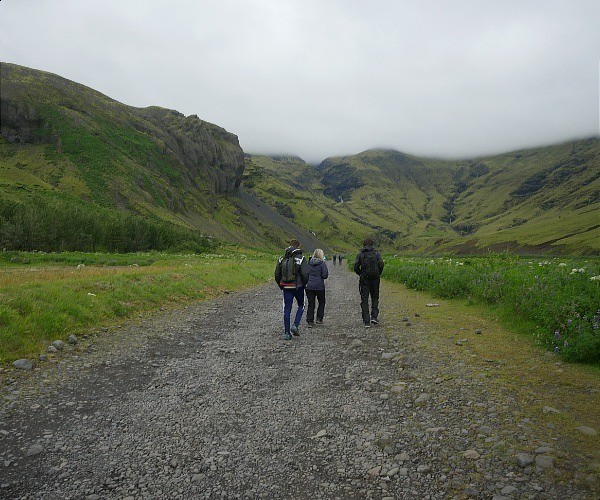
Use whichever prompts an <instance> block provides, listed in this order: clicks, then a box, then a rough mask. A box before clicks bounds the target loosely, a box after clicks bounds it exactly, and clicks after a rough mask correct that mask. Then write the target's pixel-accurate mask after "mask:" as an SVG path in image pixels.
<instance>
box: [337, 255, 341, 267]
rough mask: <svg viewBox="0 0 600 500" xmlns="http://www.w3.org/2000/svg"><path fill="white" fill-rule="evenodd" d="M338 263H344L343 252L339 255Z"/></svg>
mask: <svg viewBox="0 0 600 500" xmlns="http://www.w3.org/2000/svg"><path fill="white" fill-rule="evenodd" d="M338 264H339V265H340V266H341V265H342V254H340V255H338Z"/></svg>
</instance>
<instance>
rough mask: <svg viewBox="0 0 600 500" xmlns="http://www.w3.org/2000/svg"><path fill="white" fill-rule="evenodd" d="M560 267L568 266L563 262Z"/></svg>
mask: <svg viewBox="0 0 600 500" xmlns="http://www.w3.org/2000/svg"><path fill="white" fill-rule="evenodd" d="M558 267H567V264H565V263H564V262H561V263H560V264H559V265H558Z"/></svg>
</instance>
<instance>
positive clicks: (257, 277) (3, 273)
mask: <svg viewBox="0 0 600 500" xmlns="http://www.w3.org/2000/svg"><path fill="white" fill-rule="evenodd" d="M273 268H274V257H273V256H272V255H268V254H264V253H257V252H253V251H247V252H246V253H242V251H240V250H228V251H224V250H223V251H222V253H219V254H217V253H205V254H200V255H198V254H193V253H190V254H167V253H158V252H151V253H130V254H104V253H75V252H71V253H67V252H64V253H43V252H0V365H2V364H5V363H7V362H10V361H13V360H15V359H18V358H21V357H32V356H36V355H37V354H39V353H43V352H45V350H46V349H47V347H48V345H49V344H50V343H51V342H52V341H54V340H57V339H62V340H64V339H65V338H66V337H67V336H68V335H69V334H72V333H73V334H78V333H83V332H84V331H85V330H86V329H89V328H90V327H92V326H94V327H98V326H102V325H108V324H110V323H113V322H118V321H121V320H123V319H125V318H128V317H132V316H133V315H137V314H140V313H144V312H150V311H155V310H157V309H159V308H160V307H168V306H173V305H181V304H184V303H186V302H188V301H193V300H199V299H203V298H210V297H214V296H216V295H219V294H221V293H224V292H226V291H229V290H237V289H240V288H244V287H248V286H252V285H255V284H257V283H261V282H264V281H265V280H267V279H268V278H270V277H271V276H272V272H273Z"/></svg>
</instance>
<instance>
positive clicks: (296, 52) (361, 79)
mask: <svg viewBox="0 0 600 500" xmlns="http://www.w3.org/2000/svg"><path fill="white" fill-rule="evenodd" d="M599 20H600V4H599V3H598V2H597V1H595V0H574V1H571V2H563V1H541V0H532V1H528V2H519V1H516V0H503V1H496V0H492V1H489V2H483V3H482V2H475V1H466V0H459V1H455V2H444V1H440V0H437V1H434V0H425V1H421V2H408V1H393V0H382V1H378V2H363V1H358V0H331V1H327V2H323V1H319V0H302V1H296V0H276V1H275V0H219V1H218V2H217V1H203V2H196V1H192V0H178V1H177V2H174V3H165V2H159V1H157V0H150V1H135V0H126V1H116V0H106V1H103V2H80V1H76V0H52V1H50V0H36V1H33V0H18V1H17V0H5V1H3V2H1V3H0V33H1V35H0V54H1V58H2V60H3V61H8V62H13V63H16V64H20V65H24V66H28V67H32V68H38V69H42V70H45V71H50V72H53V73H57V74H60V75H62V76H64V77H66V78H69V79H71V80H74V81H77V82H81V83H83V84H85V85H88V86H90V87H92V88H94V89H97V90H99V91H101V92H103V93H105V94H107V95H109V96H111V97H114V98H116V99H118V100H120V101H121V102H124V103H126V104H130V105H134V106H139V107H145V106H150V105H158V106H163V107H166V108H171V109H176V110H178V111H181V112H182V113H184V114H186V115H191V114H197V115H198V116H200V117H201V118H202V119H204V120H207V121H210V122H213V123H216V124H218V125H220V126H222V127H225V128H226V129H227V130H229V131H231V132H233V133H235V134H237V135H238V136H239V139H240V144H241V146H242V147H243V148H244V150H246V151H249V152H265V153H283V152H285V153H294V154H297V155H300V156H301V157H303V158H304V159H305V160H308V161H311V162H318V161H320V160H322V159H323V158H325V157H328V156H332V155H338V154H352V153H356V152H359V151H362V150H364V149H368V148H372V147H389V148H395V149H398V150H402V151H406V152H409V153H414V154H419V155H430V156H442V157H457V156H460V157H465V156H474V155H478V154H489V153H494V152H502V151H507V150H511V149H517V148H521V147H525V146H534V145H543V144H550V143H554V142H558V141H562V140H567V139H571V138H578V137H586V136H593V135H598V113H599V103H598V77H599V67H598V54H599V53H600V30H598V29H597V27H598V22H599Z"/></svg>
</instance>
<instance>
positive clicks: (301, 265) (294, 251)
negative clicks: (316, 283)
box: [275, 247, 308, 289]
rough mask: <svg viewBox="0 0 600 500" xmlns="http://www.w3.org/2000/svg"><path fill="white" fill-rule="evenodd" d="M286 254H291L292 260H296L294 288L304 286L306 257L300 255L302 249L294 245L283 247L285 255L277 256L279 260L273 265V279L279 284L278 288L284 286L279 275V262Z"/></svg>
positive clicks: (280, 272) (306, 271)
mask: <svg viewBox="0 0 600 500" xmlns="http://www.w3.org/2000/svg"><path fill="white" fill-rule="evenodd" d="M288 255H291V256H293V257H294V260H295V261H296V269H297V272H296V283H295V285H296V286H295V288H298V287H301V286H305V285H306V283H308V262H306V259H305V258H304V256H303V255H302V250H301V249H300V248H295V247H287V248H286V249H285V255H283V256H282V257H279V260H278V261H277V265H276V266H275V281H276V282H277V285H279V288H281V289H283V288H284V287H283V285H282V283H281V275H282V270H281V262H282V261H283V259H284V258H285V257H287V256H288ZM286 288H290V287H286Z"/></svg>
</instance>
